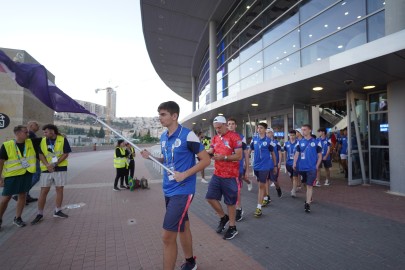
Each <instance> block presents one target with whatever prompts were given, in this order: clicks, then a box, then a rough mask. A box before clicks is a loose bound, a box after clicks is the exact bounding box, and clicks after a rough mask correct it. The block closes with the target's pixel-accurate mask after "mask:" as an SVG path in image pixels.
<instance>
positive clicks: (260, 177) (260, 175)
mask: <svg viewBox="0 0 405 270" xmlns="http://www.w3.org/2000/svg"><path fill="white" fill-rule="evenodd" d="M270 172H273V171H256V170H254V173H255V175H256V178H257V182H260V183H266V182H267V177H268V176H269V173H270Z"/></svg>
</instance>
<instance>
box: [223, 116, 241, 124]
mask: <svg viewBox="0 0 405 270" xmlns="http://www.w3.org/2000/svg"><path fill="white" fill-rule="evenodd" d="M229 121H233V122H235V124H238V123H237V122H236V119H235V118H233V117H229V118H228V120H227V121H226V122H229Z"/></svg>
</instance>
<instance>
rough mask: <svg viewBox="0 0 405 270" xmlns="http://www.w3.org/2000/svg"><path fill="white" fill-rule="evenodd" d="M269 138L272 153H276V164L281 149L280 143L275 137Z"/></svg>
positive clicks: (278, 160)
mask: <svg viewBox="0 0 405 270" xmlns="http://www.w3.org/2000/svg"><path fill="white" fill-rule="evenodd" d="M270 140H271V146H273V149H274V154H275V155H276V163H277V164H278V163H279V162H280V154H279V153H280V152H279V151H281V144H280V142H279V141H277V140H276V139H270Z"/></svg>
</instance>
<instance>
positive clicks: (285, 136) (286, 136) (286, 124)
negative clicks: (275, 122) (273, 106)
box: [284, 113, 289, 142]
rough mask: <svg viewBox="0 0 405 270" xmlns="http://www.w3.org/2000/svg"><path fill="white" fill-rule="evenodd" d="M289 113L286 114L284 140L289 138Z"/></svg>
mask: <svg viewBox="0 0 405 270" xmlns="http://www.w3.org/2000/svg"><path fill="white" fill-rule="evenodd" d="M288 132H289V130H288V113H286V114H284V142H286V141H287V140H288Z"/></svg>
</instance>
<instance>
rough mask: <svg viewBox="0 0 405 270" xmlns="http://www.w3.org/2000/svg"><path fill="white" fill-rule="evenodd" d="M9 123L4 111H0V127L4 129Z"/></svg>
mask: <svg viewBox="0 0 405 270" xmlns="http://www.w3.org/2000/svg"><path fill="white" fill-rule="evenodd" d="M8 125H10V118H9V117H8V116H7V115H5V114H4V113H0V129H5V128H6V127H8Z"/></svg>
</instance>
